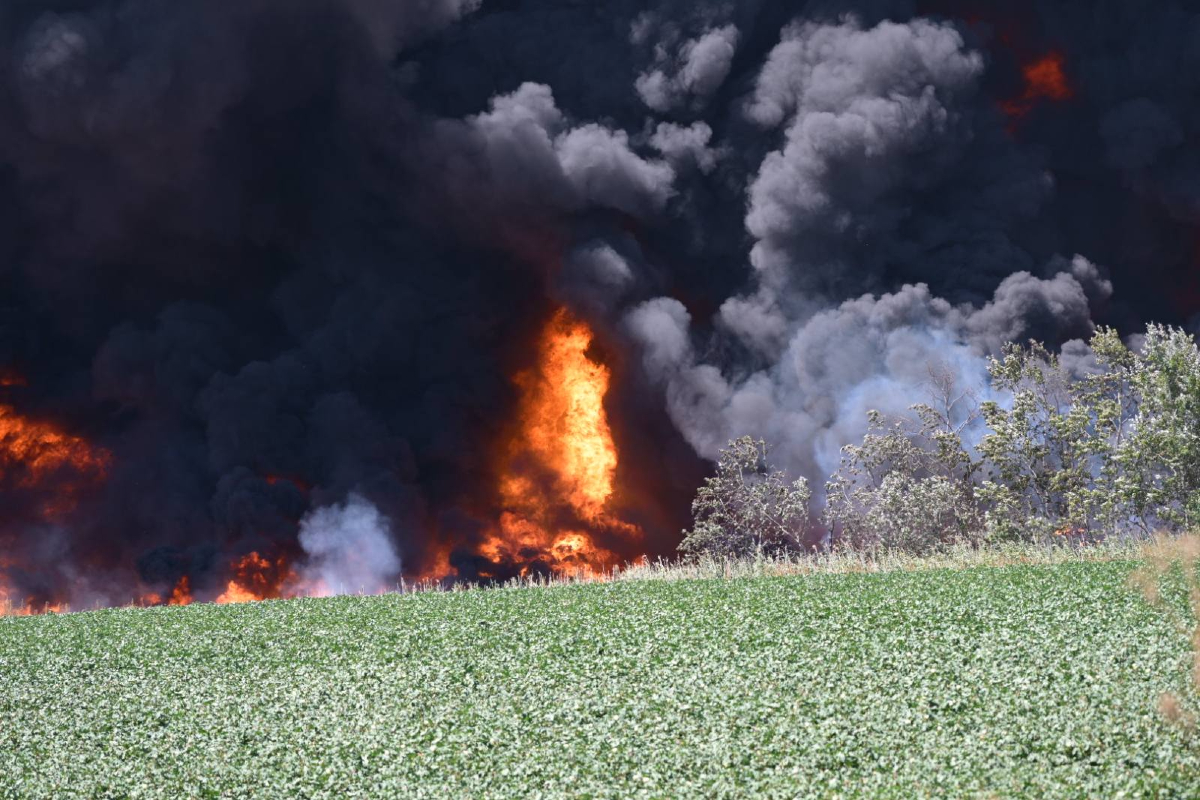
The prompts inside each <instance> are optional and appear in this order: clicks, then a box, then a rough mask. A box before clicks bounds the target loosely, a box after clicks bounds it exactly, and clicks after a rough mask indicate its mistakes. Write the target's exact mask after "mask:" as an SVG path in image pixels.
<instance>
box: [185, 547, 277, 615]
mask: <svg viewBox="0 0 1200 800" xmlns="http://www.w3.org/2000/svg"><path fill="white" fill-rule="evenodd" d="M294 578H295V575H294V573H293V572H292V571H291V569H290V568H289V567H288V564H287V559H285V558H283V557H282V556H280V557H279V558H277V559H276V560H275V561H270V560H268V559H266V558H263V557H262V556H260V555H259V554H258V553H256V552H255V553H249V554H248V555H246V556H243V557H242V558H241V559H240V560H238V561H237V562H236V563H234V565H233V577H231V578H230V579H229V583H227V584H226V586H225V591H224V592H222V593H221V594H220V596H219V597H217V600H216V602H217V603H220V604H222V605H224V604H227V603H253V602H255V601H257V600H273V599H276V598H279V597H284V596H285V588H284V587H285V586H286V585H287V584H288V583H289V582H290V581H292V580H293V579H294ZM176 588H178V587H176ZM184 588H185V589H187V587H186V586H185V587H184ZM182 596H184V595H181V597H182ZM185 596H187V597H188V598H189V602H190V597H191V595H190V593H189V594H187V595H185ZM172 597H174V595H172ZM178 605H186V603H179V604H178Z"/></svg>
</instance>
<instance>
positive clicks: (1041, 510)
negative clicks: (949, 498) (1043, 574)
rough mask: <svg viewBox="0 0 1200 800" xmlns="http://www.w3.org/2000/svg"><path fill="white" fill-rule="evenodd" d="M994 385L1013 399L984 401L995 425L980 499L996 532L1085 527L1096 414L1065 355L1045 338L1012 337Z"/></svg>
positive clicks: (995, 364) (984, 450)
mask: <svg viewBox="0 0 1200 800" xmlns="http://www.w3.org/2000/svg"><path fill="white" fill-rule="evenodd" d="M988 373H989V374H990V375H991V378H992V387H993V388H994V389H999V390H1001V391H1007V392H1011V394H1012V404H1011V406H1009V407H1004V406H1002V405H1000V404H999V403H997V402H995V401H988V402H985V403H983V404H982V405H981V407H980V408H981V410H982V412H983V418H984V421H985V422H986V423H987V426H988V428H990V429H991V430H990V432H989V433H988V434H986V435H985V436H984V437H983V438H982V440H981V441H980V443H979V447H978V449H979V452H980V454H981V455H982V457H983V460H984V462H985V472H986V475H987V477H986V479H985V480H984V481H983V483H982V485H981V486H980V492H979V496H980V500H981V501H982V503H983V504H985V505H986V506H987V507H988V510H987V513H986V519H987V528H988V533H989V535H990V537H991V538H994V539H1000V540H1012V539H1020V538H1030V537H1032V538H1041V537H1045V536H1048V535H1050V534H1053V533H1056V532H1057V533H1068V532H1072V533H1073V532H1075V531H1083V530H1086V529H1087V527H1088V523H1089V520H1090V513H1089V512H1090V506H1089V502H1088V501H1089V499H1090V498H1091V497H1092V494H1090V493H1089V490H1090V489H1091V488H1092V463H1091V461H1092V459H1091V456H1092V448H1091V447H1090V446H1089V443H1088V441H1087V440H1088V439H1089V437H1090V435H1091V434H1090V429H1091V421H1092V420H1091V415H1090V413H1089V412H1090V410H1089V408H1088V407H1087V404H1086V403H1083V402H1079V400H1080V397H1079V395H1078V393H1077V391H1076V388H1077V387H1076V385H1075V382H1073V381H1072V379H1071V377H1070V376H1069V375H1068V374H1067V373H1066V371H1065V370H1064V369H1063V368H1062V366H1061V364H1060V362H1059V359H1058V357H1057V356H1055V355H1054V354H1053V353H1051V352H1049V351H1048V350H1047V349H1046V347H1045V346H1044V345H1042V344H1041V343H1039V342H1030V343H1029V345H1028V346H1027V347H1022V346H1021V345H1016V344H1008V345H1006V346H1005V348H1004V351H1003V353H1002V355H1001V356H1000V357H999V358H993V359H991V360H990V361H989V364H988Z"/></svg>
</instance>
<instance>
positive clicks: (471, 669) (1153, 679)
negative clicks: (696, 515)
mask: <svg viewBox="0 0 1200 800" xmlns="http://www.w3.org/2000/svg"><path fill="white" fill-rule="evenodd" d="M1130 570H1131V565H1130V564H1128V563H1120V562H1115V563H1113V562H1110V563H1087V564H1085V563H1078V564H1066V565H1062V566H1058V567H1015V568H1008V569H999V570H997V569H983V568H975V569H968V570H962V571H946V570H935V571H925V572H911V573H906V572H897V573H889V574H877V575H859V574H849V575H815V576H810V577H805V578H768V579H745V580H736V581H723V580H707V581H695V580H692V581H679V582H664V581H640V582H639V581H630V582H625V583H620V582H619V583H613V584H600V585H595V584H594V585H580V586H567V587H554V588H548V589H504V590H487V591H466V592H455V593H443V594H424V595H406V596H390V597H377V598H358V597H346V598H333V599H328V600H316V599H313V600H298V601H287V602H271V603H264V604H253V605H245V606H193V607H188V608H165V609H145V610H112V611H103V612H95V613H83V614H70V615H65V616H57V617H39V618H31V619H0V798H20V799H21V800H51V799H52V798H53V800H71V799H72V798H125V797H128V798H200V797H213V798H218V797H222V798H224V797H228V798H261V799H262V800H272V799H273V798H280V799H281V800H282V799H283V798H287V799H288V800H290V799H291V798H313V799H316V798H393V797H395V798H408V797H411V798H468V797H487V798H530V797H540V798H558V797H591V798H639V797H644V798H662V797H672V798H690V797H704V798H735V797H739V798H740V797H779V798H785V797H786V798H791V797H833V796H839V797H844V798H860V797H861V798H868V797H870V798H879V797H888V798H922V797H938V798H943V797H990V796H993V795H995V796H1000V797H1038V798H1079V797H1126V798H1143V797H1144V798H1151V797H1157V798H1166V797H1175V798H1186V797H1196V796H1198V794H1200V751H1198V750H1197V749H1196V746H1195V740H1194V738H1192V739H1189V738H1188V734H1187V733H1186V731H1183V730H1181V729H1180V728H1178V727H1176V726H1172V725H1170V724H1167V723H1165V722H1164V721H1163V720H1162V718H1161V717H1160V715H1159V713H1158V710H1157V707H1156V706H1157V699H1158V697H1159V696H1160V695H1161V694H1163V693H1164V692H1176V693H1180V694H1182V692H1183V690H1184V689H1185V688H1186V685H1187V684H1186V680H1187V676H1186V670H1187V666H1188V662H1187V657H1188V652H1187V643H1186V641H1184V639H1183V637H1181V636H1179V634H1178V633H1177V632H1176V631H1175V629H1174V627H1173V626H1172V625H1171V623H1170V621H1169V620H1167V619H1166V618H1165V617H1163V616H1162V615H1160V614H1159V613H1157V612H1156V611H1155V610H1154V609H1153V608H1151V607H1150V606H1148V605H1147V604H1146V603H1145V602H1144V601H1143V600H1142V598H1141V597H1140V596H1138V595H1137V594H1136V593H1135V592H1133V591H1130V590H1128V589H1127V588H1126V586H1125V583H1126V580H1127V578H1128V575H1129V573H1130Z"/></svg>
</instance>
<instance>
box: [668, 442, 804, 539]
mask: <svg viewBox="0 0 1200 800" xmlns="http://www.w3.org/2000/svg"><path fill="white" fill-rule="evenodd" d="M811 496H812V493H811V492H810V491H809V488H808V482H807V481H805V480H804V479H803V478H800V479H798V480H796V481H793V482H790V483H789V482H788V479H787V476H786V475H785V474H784V473H782V472H780V471H778V470H774V469H772V468H771V467H770V465H769V464H768V462H767V444H766V442H764V441H762V440H755V439H752V438H750V437H749V436H743V437H741V438H740V439H735V440H733V441H732V442H730V443H729V446H728V447H726V448H725V449H724V450H722V451H721V454H720V457H719V459H718V461H717V474H716V475H714V476H713V477H711V478H707V479H706V480H705V481H704V485H703V486H702V487H700V489H699V490H698V491H697V493H696V499H695V500H694V501H693V502H692V515H693V517H694V519H695V522H694V525H693V527H692V529H691V530H690V531H684V538H683V542H682V544H680V545H679V549H680V550H682V551H683V552H685V553H690V554H693V555H700V554H705V555H710V556H716V557H719V558H724V557H737V556H745V555H752V554H754V553H758V552H767V553H776V552H781V551H786V550H789V549H795V548H798V547H799V545H800V542H801V540H802V538H803V536H804V532H805V530H806V529H807V528H808V524H809V514H808V503H809V500H810V499H811Z"/></svg>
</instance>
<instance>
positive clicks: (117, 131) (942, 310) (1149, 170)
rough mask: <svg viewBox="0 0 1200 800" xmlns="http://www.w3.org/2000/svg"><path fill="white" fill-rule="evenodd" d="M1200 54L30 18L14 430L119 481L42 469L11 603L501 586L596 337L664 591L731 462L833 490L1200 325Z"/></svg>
mask: <svg viewBox="0 0 1200 800" xmlns="http://www.w3.org/2000/svg"><path fill="white" fill-rule="evenodd" d="M1197 37H1200V12H1198V11H1197V10H1195V8H1194V4H1190V3H1185V2H1170V0H1164V2H1160V3H1155V4H1153V5H1152V6H1145V7H1141V6H1138V5H1137V4H1131V3H1095V2H1082V1H1079V2H1070V1H1068V0H1047V1H1040V2H1033V0H1028V2H983V1H982V0H979V1H968V2H956V3H950V2H916V3H914V2H900V1H897V2H888V1H886V0H879V1H878V2H869V1H868V0H864V1H863V2H850V1H849V0H846V1H844V2H837V1H836V0H828V1H826V2H807V3H806V2H776V1H773V0H742V1H741V2H706V1H705V0H688V1H687V2H683V1H682V0H661V1H660V2H632V0H610V2H603V3H600V2H585V0H242V2H238V3H214V2H211V0H8V2H6V3H4V4H3V6H2V7H0V50H2V53H0V56H2V57H0V65H2V66H0V205H2V206H3V209H4V214H3V215H2V216H0V302H2V304H3V312H2V314H0V406H3V408H7V409H9V410H10V411H9V413H10V415H16V416H19V417H20V418H21V419H25V420H36V421H37V422H38V423H39V424H45V425H53V426H54V430H56V431H60V432H62V435H64V436H68V437H70V439H69V441H70V442H75V443H76V444H78V446H79V447H81V448H84V447H86V448H89V449H90V450H89V452H91V453H92V455H94V456H95V458H96V459H102V460H103V464H102V465H101V466H99V467H96V469H97V470H98V471H102V472H103V477H102V479H99V478H98V479H92V478H90V477H89V476H88V475H86V474H81V473H86V472H87V469H81V468H80V467H79V466H78V463H76V462H77V461H78V459H76V460H75V461H74V462H72V461H70V459H67V460H66V462H70V463H66V462H64V463H66V466H64V467H62V468H59V469H56V471H55V474H54V475H52V476H51V478H52V479H48V480H37V481H34V480H31V479H30V474H29V473H30V470H29V469H28V465H21V464H18V463H16V461H14V460H13V458H14V457H12V456H11V454H10V457H9V459H8V461H9V463H7V464H6V465H0V466H4V469H0V504H2V505H0V509H2V511H0V513H2V514H3V519H0V570H3V571H4V575H5V576H6V580H7V581H8V583H9V584H16V585H18V586H19V587H20V588H21V590H22V592H23V593H24V594H35V593H40V594H41V596H44V597H47V598H49V597H55V598H57V597H60V596H64V595H67V596H69V597H70V598H71V599H72V600H73V601H74V602H75V603H77V604H81V603H88V602H102V603H108V602H122V601H123V599H127V598H124V597H123V596H122V592H126V591H129V588H128V587H131V586H135V585H136V586H138V587H153V588H157V589H159V590H161V591H169V589H170V587H171V586H172V585H175V584H176V583H177V582H178V581H179V580H180V578H181V577H183V576H188V577H190V579H191V582H192V586H193V588H195V589H196V590H198V591H201V592H202V591H203V590H204V588H205V582H206V581H207V582H208V583H209V584H210V585H211V586H212V587H216V586H218V585H219V584H220V582H221V581H222V580H223V579H224V577H225V576H224V575H223V572H222V571H223V570H225V569H226V565H227V564H228V563H229V562H230V561H231V559H236V558H238V557H239V556H242V555H244V554H246V553H250V552H263V553H266V552H271V553H280V554H283V555H287V556H288V557H289V558H293V559H296V560H297V563H298V564H299V565H300V566H299V567H298V569H299V570H300V571H306V570H307V571H311V572H313V573H314V574H317V573H320V574H321V575H322V576H323V577H324V578H326V579H328V580H330V581H334V582H337V581H342V580H348V581H359V582H360V583H361V584H364V585H365V584H371V583H372V582H375V583H382V582H386V581H389V580H393V579H395V578H397V577H398V576H399V574H400V573H401V572H403V573H405V574H408V575H428V574H431V573H430V570H431V569H433V565H434V563H435V561H436V560H437V559H442V560H443V561H444V562H445V563H448V564H449V565H450V567H451V568H452V570H453V573H454V574H457V575H458V576H459V577H464V578H471V577H474V576H476V575H478V574H482V573H481V570H480V569H479V564H480V561H479V559H480V558H481V556H480V555H479V553H480V547H481V544H482V543H483V542H484V541H485V539H486V537H487V536H488V531H489V530H490V529H491V527H492V526H493V525H494V520H495V517H496V516H497V514H498V513H500V510H501V509H499V508H498V505H497V504H498V502H499V501H498V500H497V496H496V490H495V486H496V475H495V472H496V469H497V466H496V465H497V464H501V463H505V459H504V457H503V456H502V455H501V454H500V453H499V452H498V451H499V449H500V448H501V444H500V443H501V442H502V441H504V440H505V437H506V436H509V435H510V432H511V426H512V421H513V419H514V416H515V415H516V414H517V409H518V406H519V404H520V389H519V386H518V383H515V382H514V380H513V376H514V375H516V374H519V373H521V371H522V370H527V369H529V368H530V367H531V364H532V361H533V360H534V359H536V357H537V355H536V354H537V351H538V348H537V346H536V342H537V340H538V336H539V334H540V332H541V331H542V330H543V329H544V327H545V325H546V324H547V321H548V320H549V319H550V318H551V317H552V315H553V314H554V313H555V312H556V311H557V310H558V309H560V308H566V309H568V310H569V311H570V313H571V314H573V315H574V316H575V317H577V318H579V319H582V320H584V321H586V323H587V324H588V325H590V326H591V328H592V330H593V331H594V332H595V335H596V343H595V345H594V346H593V348H592V349H593V351H594V352H595V357H596V358H597V359H599V360H601V361H603V363H604V364H605V365H606V366H607V368H608V369H610V370H611V372H612V375H613V384H612V387H611V389H610V391H609V393H608V395H607V397H606V400H605V406H606V410H607V414H608V417H609V423H610V424H611V427H612V435H613V439H614V441H615V444H616V447H617V449H618V451H619V452H620V467H619V469H618V471H617V476H616V482H617V497H618V498H619V505H620V508H619V509H614V510H613V511H614V513H618V512H619V514H618V516H620V518H621V519H623V520H625V521H626V522H628V523H629V524H630V525H634V526H637V527H638V528H639V529H640V530H641V531H643V532H644V538H643V539H642V540H641V541H639V542H636V543H634V544H631V543H629V542H622V541H620V540H618V539H612V540H608V539H604V536H605V534H604V533H603V532H600V533H598V534H597V535H598V536H599V537H600V538H601V539H602V541H600V542H599V543H598V544H600V545H602V546H603V547H606V548H609V549H611V550H613V551H615V552H617V553H618V554H619V555H621V556H622V557H625V558H633V557H635V556H637V555H640V554H641V553H642V552H647V553H650V554H661V553H668V552H670V551H671V550H672V549H673V548H674V546H675V544H676V542H677V541H678V538H679V529H680V527H681V526H682V524H683V523H685V522H686V515H687V508H688V502H689V500H690V497H691V494H692V492H693V490H694V488H695V485H696V483H697V482H698V481H699V479H700V478H701V477H702V475H703V474H704V469H705V464H706V461H705V460H706V459H709V458H711V457H712V456H714V455H715V453H716V452H717V450H718V449H719V447H720V446H721V445H723V444H724V443H725V442H726V441H727V440H728V439H729V438H731V437H733V436H737V435H741V434H752V435H756V436H763V437H765V438H766V439H767V440H768V441H769V442H770V443H771V445H772V446H773V447H774V458H775V460H776V461H777V462H778V463H779V464H780V465H781V466H784V467H787V468H788V469H790V470H792V471H794V472H796V473H798V474H802V475H805V476H807V477H809V478H810V480H813V481H814V482H815V483H817V484H820V483H821V482H822V481H823V479H824V478H825V476H826V475H827V474H828V472H829V471H830V470H831V469H832V467H833V466H834V465H835V464H836V459H837V452H838V448H839V447H840V446H841V445H843V444H846V443H847V442H850V441H853V440H854V439H856V438H858V437H859V436H861V434H862V431H863V427H864V424H865V411H866V410H867V409H868V408H881V409H884V410H899V409H902V408H903V407H904V406H906V405H908V404H909V403H911V402H915V401H917V400H920V399H921V397H920V396H919V391H920V388H919V387H920V384H921V382H922V380H923V379H924V378H925V377H927V375H928V369H929V366H930V364H934V363H936V364H938V365H940V366H942V367H945V368H949V369H951V370H952V371H953V372H954V373H955V374H956V375H957V376H958V377H959V378H960V380H963V381H967V382H972V381H974V382H977V381H980V380H982V376H983V360H982V359H983V357H984V356H985V355H986V354H987V353H989V352H993V351H994V350H995V349H996V348H997V347H998V346H999V345H1000V344H1001V343H1002V342H1004V341H1005V340H1009V339H1022V338H1027V337H1037V338H1041V339H1045V340H1048V341H1051V342H1053V343H1055V344H1062V343H1064V342H1068V341H1070V340H1072V339H1077V338H1080V337H1086V336H1087V334H1088V333H1089V332H1090V331H1091V330H1092V327H1093V326H1094V325H1095V324H1099V323H1104V324H1115V325H1117V326H1118V327H1119V328H1120V329H1121V330H1123V331H1125V332H1127V333H1133V332H1135V331H1136V330H1137V328H1138V326H1140V325H1141V324H1142V323H1144V322H1145V321H1147V320H1151V319H1153V320H1157V321H1162V322H1173V323H1180V324H1190V323H1191V322H1192V321H1193V315H1195V314H1197V313H1200V278H1198V277H1197V270H1196V263H1197V256H1198V255H1200V224H1198V223H1200V150H1196V149H1195V148H1194V147H1193V144H1194V142H1195V139H1196V132H1197V129H1198V128H1200V112H1197V111H1196V109H1197V108H1200V104H1198V103H1196V102H1195V101H1196V99H1197V94H1198V90H1200V69H1197V67H1200V64H1197V63H1196V62H1197V60H1200V48H1198V47H1196V46H1194V43H1195V42H1196V41H1198V38H1197ZM4 375H12V376H16V377H13V378H11V379H4V378H3V377H2V376H4ZM3 418H4V415H3V414H0V421H2V419H3ZM56 463H57V462H56ZM64 497H68V498H69V500H70V503H69V507H67V506H64V505H63V503H64V502H65V501H64V500H63V498H64ZM55 503H57V504H58V505H57V506H55V508H56V509H57V510H56V511H55V513H53V514H49V513H47V508H48V507H49V506H51V505H54V504H55ZM306 532H307V533H306ZM313 548H316V549H315V550H314V549H313ZM362 548H366V549H367V550H368V551H369V552H370V554H371V555H370V557H367V558H363V557H362V555H363V552H362ZM371 564H374V565H376V567H375V570H374V572H370V571H368V572H366V573H364V572H363V571H362V570H363V569H365V567H364V565H371ZM346 565H350V566H346ZM343 566H346V569H348V570H349V574H350V577H346V578H342V577H341V574H342V572H344V571H345V570H343V569H342V567H343ZM493 566H494V565H493ZM510 566H511V567H512V571H515V570H516V569H517V568H518V567H519V566H520V565H519V564H513V565H510ZM335 568H336V569H337V570H339V572H338V574H336V575H331V574H329V572H328V571H329V570H331V569H335ZM496 573H497V570H496V569H494V568H491V569H490V573H489V574H496Z"/></svg>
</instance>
